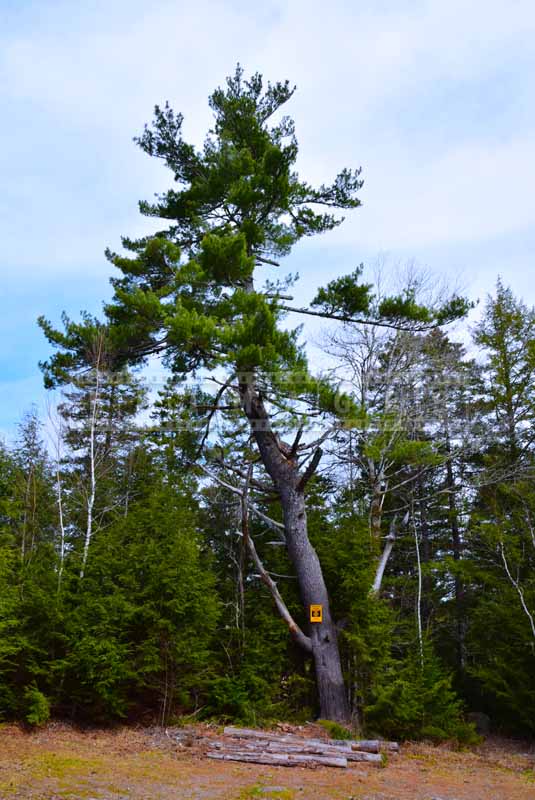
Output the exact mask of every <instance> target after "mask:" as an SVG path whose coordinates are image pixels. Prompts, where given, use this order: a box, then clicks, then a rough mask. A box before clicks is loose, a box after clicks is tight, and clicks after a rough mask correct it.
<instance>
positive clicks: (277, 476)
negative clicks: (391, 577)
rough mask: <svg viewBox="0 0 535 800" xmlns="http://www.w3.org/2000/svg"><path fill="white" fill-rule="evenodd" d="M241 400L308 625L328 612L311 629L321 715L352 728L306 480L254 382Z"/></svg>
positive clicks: (245, 379) (247, 380)
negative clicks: (271, 488) (276, 502)
mask: <svg viewBox="0 0 535 800" xmlns="http://www.w3.org/2000/svg"><path fill="white" fill-rule="evenodd" d="M240 394H241V401H242V407H243V410H244V412H245V414H246V415H247V417H248V419H249V422H250V425H251V433H252V435H253V437H254V439H255V441H256V444H257V446H258V450H259V453H260V457H261V459H262V462H263V464H264V466H265V468H266V470H267V472H268V474H269V475H270V477H271V479H272V480H273V483H274V484H275V486H276V487H277V490H278V492H279V496H280V500H281V505H282V511H283V518H284V527H285V534H286V545H287V549H288V555H289V557H290V560H291V562H292V564H293V566H294V569H295V571H296V575H297V580H298V583H299V590H300V593H301V600H302V602H303V606H304V610H305V614H306V616H307V619H308V617H309V613H310V606H311V605H321V606H322V607H323V609H322V610H323V620H322V622H320V623H311V624H310V638H311V640H312V655H313V658H314V664H315V670H316V684H317V688H318V695H319V703H320V714H321V717H322V718H324V719H331V720H335V721H337V722H349V721H350V711H349V704H348V701H347V696H346V691H345V687H344V680H343V675H342V665H341V660H340V652H339V649H338V637H337V634H336V627H335V624H334V622H333V620H332V619H331V613H330V608H329V597H328V594H327V587H326V585H325V580H324V578H323V571H322V569H321V564H320V562H319V558H318V556H317V553H316V551H315V550H314V548H313V547H312V544H311V543H310V540H309V538H308V531H307V517H306V506H305V496H304V486H303V475H302V474H301V473H300V471H299V469H298V466H297V464H296V461H295V460H294V458H293V457H292V456H291V455H290V454H289V453H288V451H289V449H290V448H288V446H287V445H284V444H283V443H282V442H281V441H280V440H279V438H278V436H277V435H276V434H275V433H274V431H273V430H272V429H271V425H270V420H269V416H268V413H267V410H266V408H265V405H264V402H263V400H262V397H261V395H260V394H259V392H258V391H257V390H256V386H255V382H254V376H251V375H248V376H242V378H241V380H240Z"/></svg>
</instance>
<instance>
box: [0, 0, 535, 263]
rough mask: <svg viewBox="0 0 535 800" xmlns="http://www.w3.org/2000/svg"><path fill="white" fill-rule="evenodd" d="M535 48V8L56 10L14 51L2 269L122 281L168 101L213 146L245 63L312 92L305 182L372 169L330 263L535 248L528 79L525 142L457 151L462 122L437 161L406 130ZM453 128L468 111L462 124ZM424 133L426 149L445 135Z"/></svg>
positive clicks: (96, 6)
mask: <svg viewBox="0 0 535 800" xmlns="http://www.w3.org/2000/svg"><path fill="white" fill-rule="evenodd" d="M45 9H46V10H45ZM534 32H535V6H533V3H532V2H531V0H530V2H527V0H516V2H514V1H513V2H510V3H508V4H505V3H503V2H502V0H473V2H471V3H466V2H465V1H464V0H450V1H449V2H448V1H447V0H428V1H427V2H425V0H419V1H418V0H416V2H410V3H409V2H406V3H404V2H401V0H395V1H394V0H392V1H391V2H388V0H383V2H377V1H376V2H371V0H367V2H361V3H359V4H358V6H357V5H355V4H354V3H351V2H344V0H334V2H331V3H330V4H329V5H326V4H325V3H324V2H320V0H308V2H305V0H291V1H290V0H286V2H282V1H281V0H278V2H272V3H268V4H263V5H262V6H258V5H257V4H248V3H245V2H217V1H216V0H199V2H197V3H196V4H194V5H192V4H191V3H186V2H185V1H184V0H183V1H182V2H169V1H168V0H159V2H158V1H156V2H154V3H153V4H151V5H147V4H146V3H141V2H138V0H131V2H126V0H116V2H114V3H103V2H95V1H94V0H93V2H89V3H88V4H79V5H77V6H73V5H72V4H67V3H64V2H61V3H49V4H44V6H40V7H39V15H37V14H36V15H35V17H34V19H33V20H32V17H31V15H28V16H27V17H25V23H24V25H21V24H20V23H19V25H18V27H11V28H9V27H7V28H6V29H5V30H4V33H3V34H2V35H0V37H1V41H2V51H1V55H0V80H1V85H2V87H3V93H4V97H5V102H6V103H7V105H8V106H9V108H11V109H14V114H13V115H12V118H13V119H14V120H15V123H17V124H18V127H17V128H16V129H15V130H13V129H12V128H10V127H6V128H4V131H3V132H2V133H0V145H1V150H0V166H1V167H2V168H3V170H4V172H5V173H6V175H7V177H6V179H5V184H4V193H3V198H2V201H1V206H0V226H2V227H4V228H5V232H4V234H3V238H4V241H5V244H4V254H3V255H4V262H5V263H6V264H7V265H8V266H11V267H12V268H20V267H24V269H25V270H27V271H28V272H29V271H31V270H32V269H33V270H34V271H35V270H38V269H42V268H43V267H42V265H43V264H46V269H47V270H50V271H55V272H58V273H62V272H63V273H67V271H68V274H70V275H73V274H79V275H83V274H84V273H85V272H86V271H87V270H88V269H92V270H93V271H95V272H102V274H107V273H108V271H109V268H108V266H107V265H106V263H105V261H104V259H103V256H102V251H103V249H104V247H105V246H106V245H108V244H109V245H111V246H114V245H118V243H119V236H120V234H122V233H129V234H130V233H132V234H135V233H136V232H139V233H142V232H144V231H146V230H147V225H149V226H150V224H149V223H147V222H146V221H145V222H144V221H143V220H140V219H139V217H138V214H137V206H136V201H137V199H138V198H139V197H144V196H150V195H151V194H152V192H154V191H157V190H159V189H161V188H162V187H163V186H165V185H166V182H167V180H168V178H167V176H166V175H165V174H164V172H163V171H162V170H161V168H160V167H159V165H156V164H154V163H151V162H150V160H149V159H146V158H145V157H144V156H143V155H142V154H141V153H139V152H138V151H137V150H136V148H135V146H134V145H133V144H132V142H131V137H132V135H134V134H135V133H137V132H139V130H140V129H141V127H142V125H143V123H144V122H145V121H146V120H147V119H148V118H149V117H150V112H151V109H152V106H153V105H154V103H156V102H161V101H163V100H165V99H166V98H169V99H170V100H171V102H172V104H173V105H175V107H177V108H178V109H181V110H183V111H184V112H185V114H186V122H185V129H186V133H187V135H188V136H190V137H192V138H194V139H196V140H197V141H199V140H200V138H201V137H202V134H203V132H204V130H205V129H206V127H207V125H208V124H209V120H210V114H209V110H208V108H207V104H206V96H207V95H208V93H209V92H210V90H211V89H213V87H214V85H215V84H217V83H221V82H222V80H223V78H224V76H225V75H226V74H227V73H228V72H229V71H231V70H232V69H233V66H234V64H235V62H236V61H237V60H240V61H242V63H244V65H245V66H246V67H247V68H248V69H256V68H259V69H261V70H262V71H263V72H264V73H265V74H266V76H268V77H272V78H284V77H286V76H288V77H289V78H290V79H292V80H295V81H296V82H297V83H298V85H299V92H298V94H297V95H296V96H295V99H294V100H293V101H292V108H291V112H292V113H293V114H294V115H295V117H296V121H297V123H298V134H299V140H300V142H301V145H302V154H301V157H300V164H301V167H302V171H303V174H304V175H306V176H307V177H309V178H310V179H312V180H324V179H326V178H328V177H330V176H331V175H332V174H333V172H334V171H336V170H337V169H338V168H339V167H340V166H343V165H345V164H354V163H355V160H356V162H357V164H358V163H362V165H363V167H364V173H363V174H364V177H365V179H366V183H365V188H364V190H363V193H362V199H363V201H364V204H365V205H364V207H363V209H362V210H360V211H359V212H357V214H355V216H354V217H353V218H352V219H351V221H350V222H348V223H347V225H346V226H345V228H342V229H340V231H339V232H337V233H336V234H335V235H333V236H332V237H331V238H330V240H329V241H330V244H331V246H335V244H336V243H340V244H352V243H354V244H356V245H362V246H365V247H367V248H370V249H373V248H375V249H377V250H378V249H381V248H396V247H403V248H407V247H411V246H413V247H417V246H422V245H436V244H439V243H441V242H464V241H476V240H481V239H484V238H485V237H489V236H492V235H496V234H498V233H503V234H504V235H506V234H508V233H511V232H515V231H520V230H522V229H523V228H525V227H527V226H529V225H530V224H533V222H535V204H533V203H532V202H530V188H531V184H532V183H533V177H534V174H533V169H534V168H533V164H534V163H535V159H534V155H535V153H534V146H533V145H532V141H533V139H532V138H531V137H532V134H533V128H535V113H534V111H533V108H534V105H535V104H534V102H533V101H534V99H535V98H534V97H533V94H534V92H533V90H532V91H529V90H526V88H525V85H524V84H523V83H522V82H521V80H520V78H521V75H520V73H519V81H518V84H519V92H521V93H522V102H523V104H524V107H525V108H526V109H529V111H526V113H525V116H524V128H523V129H522V130H519V131H516V130H515V129H514V127H513V125H512V123H511V127H510V129H509V130H508V133H507V135H506V136H505V138H503V136H502V138H501V139H499V140H498V139H497V138H496V137H493V136H492V135H491V134H492V120H490V121H489V127H490V132H489V131H487V132H486V135H485V137H482V136H481V135H479V136H477V135H476V137H475V138H473V137H472V138H470V137H469V136H468V134H467V133H466V132H465V133H464V134H463V135H459V133H458V131H459V130H460V131H461V132H462V131H463V125H462V120H461V122H460V124H459V125H457V126H456V130H457V135H456V136H454V135H453V134H452V136H451V138H449V137H448V136H445V137H443V139H444V141H442V142H441V143H440V144H436V145H433V146H431V145H429V146H428V148H427V149H426V151H425V153H424V152H421V151H420V148H419V144H418V142H411V141H407V136H406V134H405V133H403V132H402V130H401V127H400V125H401V123H402V122H403V121H404V120H403V119H400V118H398V117H397V116H396V114H399V113H400V111H399V110H400V109H402V112H401V113H402V114H403V117H404V118H410V117H411V115H414V113H415V112H414V103H415V102H416V100H415V98H418V96H419V95H420V94H421V93H422V92H423V91H425V92H431V93H432V92H433V87H435V86H439V85H443V84H444V83H447V82H450V83H452V84H453V85H455V84H456V83H458V85H459V88H461V87H462V86H464V85H466V84H470V82H477V81H479V80H482V79H485V78H488V76H489V75H490V76H492V75H493V74H494V73H495V71H496V70H497V69H499V68H500V65H504V64H509V63H512V64H513V65H515V64H516V69H518V70H520V69H521V68H522V66H523V62H522V59H523V58H529V54H530V53H531V47H532V40H533V34H534ZM517 62H518V63H517ZM396 109H397V110H396ZM455 113H456V108H455V104H453V105H452V108H451V114H452V121H453V117H454V115H455ZM421 124H422V132H421V136H422V137H423V138H424V139H425V136H426V125H432V124H435V123H434V122H433V120H425V119H422V121H421ZM443 124H444V127H445V128H446V129H447V128H448V124H449V123H448V119H447V117H446V118H445V120H444V122H443ZM489 134H490V135H489Z"/></svg>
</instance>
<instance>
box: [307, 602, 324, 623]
mask: <svg viewBox="0 0 535 800" xmlns="http://www.w3.org/2000/svg"><path fill="white" fill-rule="evenodd" d="M322 620H323V606H310V621H311V622H322Z"/></svg>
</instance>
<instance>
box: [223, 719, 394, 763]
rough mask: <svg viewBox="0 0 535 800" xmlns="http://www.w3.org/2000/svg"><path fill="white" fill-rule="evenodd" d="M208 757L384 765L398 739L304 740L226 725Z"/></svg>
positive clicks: (273, 761)
mask: <svg viewBox="0 0 535 800" xmlns="http://www.w3.org/2000/svg"><path fill="white" fill-rule="evenodd" d="M209 747H210V749H209V751H208V753H207V755H208V758H215V759H219V760H221V761H246V762H250V763H252V764H269V765H272V766H283V767H303V766H318V767H342V768H346V767H347V766H348V764H351V763H353V762H356V761H365V762H367V763H369V764H376V765H378V766H381V765H382V764H383V763H384V761H385V758H384V754H386V753H396V752H398V751H399V745H398V744H397V743H396V742H384V741H380V740H378V739H372V740H367V741H365V740H361V741H353V740H342V741H338V740H329V741H324V740H322V739H303V738H301V737H300V736H296V735H295V734H276V733H267V732H265V731H257V730H253V729H250V728H234V727H227V728H225V730H224V736H223V737H222V738H220V739H217V740H213V741H211V742H210V745H209Z"/></svg>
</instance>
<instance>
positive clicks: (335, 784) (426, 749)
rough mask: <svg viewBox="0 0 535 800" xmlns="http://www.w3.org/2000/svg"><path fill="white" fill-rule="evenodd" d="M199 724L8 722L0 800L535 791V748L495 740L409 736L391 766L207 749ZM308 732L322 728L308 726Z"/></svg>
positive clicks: (402, 799) (429, 798)
mask: <svg viewBox="0 0 535 800" xmlns="http://www.w3.org/2000/svg"><path fill="white" fill-rule="evenodd" d="M201 734H202V736H203V737H206V736H211V735H213V736H215V735H216V730H215V729H214V728H209V727H208V726H196V727H195V728H192V729H191V730H190V731H188V736H187V737H186V738H185V739H183V742H184V744H181V745H179V744H178V743H177V742H176V741H175V740H174V739H173V730H172V729H170V730H169V731H168V732H167V734H166V732H165V731H162V730H160V729H132V728H121V729H118V730H114V731H106V730H92V731H80V730H77V729H76V728H73V727H70V726H68V725H64V724H59V723H53V724H51V725H49V726H48V727H46V728H44V729H42V730H39V731H36V732H33V733H27V732H25V731H23V730H21V729H20V728H19V727H17V726H14V725H3V726H0V799H1V800H16V799H17V798H20V799H21V800H22V799H24V800H30V798H31V799H32V800H186V799H187V800H247V799H248V798H271V800H301V799H302V800H535V770H534V768H535V747H534V746H533V745H532V746H530V745H527V744H521V743H517V742H511V741H507V740H497V739H493V740H490V741H487V742H486V743H485V744H483V745H481V746H480V747H478V748H475V749H473V750H471V751H469V752H455V751H454V750H451V749H448V748H447V747H433V746H431V745H424V744H417V745H416V744H406V745H404V746H402V748H401V754H400V755H397V756H392V757H390V759H389V761H388V764H387V765H386V767H385V768H384V769H378V768H377V767H367V766H364V765H361V764H357V765H356V766H354V767H352V768H351V769H347V770H343V769H329V768H319V769H305V768H295V767H294V768H287V767H263V766H256V765H252V764H238V763H228V762H227V763H223V762H218V761H211V760H209V759H207V758H205V757H204V748H203V745H202V743H201V741H200V738H199V737H200V735H201ZM306 734H307V735H317V734H318V731H317V729H313V728H312V726H310V727H309V728H308V729H307V730H306Z"/></svg>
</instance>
